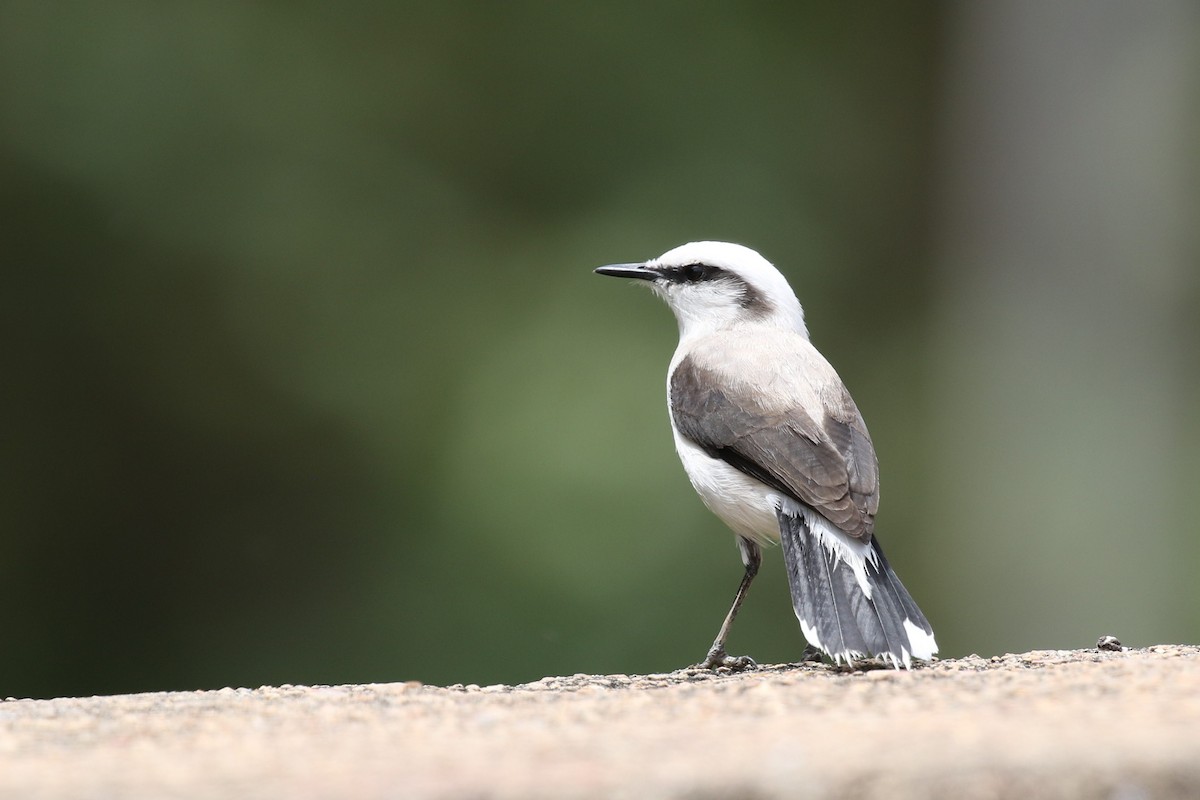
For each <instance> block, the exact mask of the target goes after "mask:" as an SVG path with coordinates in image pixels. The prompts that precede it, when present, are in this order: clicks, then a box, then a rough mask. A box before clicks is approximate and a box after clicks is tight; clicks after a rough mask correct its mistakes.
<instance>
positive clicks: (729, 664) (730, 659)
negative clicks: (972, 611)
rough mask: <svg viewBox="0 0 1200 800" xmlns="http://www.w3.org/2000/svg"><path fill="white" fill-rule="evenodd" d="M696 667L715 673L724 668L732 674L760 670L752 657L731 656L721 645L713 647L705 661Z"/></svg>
mask: <svg viewBox="0 0 1200 800" xmlns="http://www.w3.org/2000/svg"><path fill="white" fill-rule="evenodd" d="M696 666H698V667H700V668H701V669H711V670H714V671H715V670H719V669H721V668H724V669H727V670H729V671H730V672H746V671H748V670H752V669H757V668H758V664H757V663H755V661H754V659H753V658H751V657H750V656H731V655H729V654H728V653H726V652H725V648H724V647H721V646H719V645H713V647H712V649H711V650H709V651H708V655H706V656H705V657H704V660H703V661H701V662H700V663H699V664H697V665H696Z"/></svg>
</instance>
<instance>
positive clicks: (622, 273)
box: [596, 264, 662, 281]
mask: <svg viewBox="0 0 1200 800" xmlns="http://www.w3.org/2000/svg"><path fill="white" fill-rule="evenodd" d="M596 274H597V275H612V276H613V277H614V278H633V279H635V280H639V281H654V280H658V279H659V278H661V277H662V276H661V275H659V274H658V272H656V271H655V270H652V269H650V268H649V267H647V266H646V265H645V264H609V265H607V266H603V267H596Z"/></svg>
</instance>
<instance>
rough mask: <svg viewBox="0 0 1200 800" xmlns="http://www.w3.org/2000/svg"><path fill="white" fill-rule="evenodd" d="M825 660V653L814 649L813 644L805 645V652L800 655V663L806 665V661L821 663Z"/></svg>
mask: <svg viewBox="0 0 1200 800" xmlns="http://www.w3.org/2000/svg"><path fill="white" fill-rule="evenodd" d="M824 660H825V653H824V652H822V650H821V648H819V647H813V646H812V645H811V644H810V645H805V647H804V652H803V653H801V654H800V662H801V663H804V662H806V661H816V662H818V663H820V662H822V661H824Z"/></svg>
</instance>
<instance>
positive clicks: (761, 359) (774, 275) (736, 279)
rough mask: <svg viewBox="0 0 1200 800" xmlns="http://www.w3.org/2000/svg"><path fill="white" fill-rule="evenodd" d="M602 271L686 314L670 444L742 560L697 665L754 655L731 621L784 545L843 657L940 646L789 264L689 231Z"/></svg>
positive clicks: (826, 639) (819, 627)
mask: <svg viewBox="0 0 1200 800" xmlns="http://www.w3.org/2000/svg"><path fill="white" fill-rule="evenodd" d="M595 272H596V273H597V274H600V275H607V276H612V277H617V278H627V279H631V280H633V281H637V282H638V283H640V284H643V285H648V286H649V287H650V289H651V290H652V291H653V292H654V293H655V294H656V295H658V296H659V297H660V298H662V299H663V300H664V301H666V304H667V306H668V307H669V308H670V309H671V311H672V312H673V313H674V315H675V318H676V321H677V322H678V323H679V345H678V347H677V348H676V349H675V353H674V355H673V357H672V358H671V362H670V367H669V369H668V371H667V407H668V411H669V416H670V421H671V432H672V434H673V436H674V440H675V449H676V451H677V453H678V455H679V458H680V460H681V461H682V463H683V467H684V470H685V472H686V473H687V476H688V478H689V480H690V481H691V484H692V487H693V488H694V489H695V490H696V492H697V494H699V495H700V499H701V500H702V501H703V502H704V504H705V505H706V506H707V507H708V508H709V509H710V510H711V511H712V512H713V513H714V514H716V516H717V517H719V518H720V519H721V520H722V521H723V522H724V523H725V524H726V525H727V526H728V527H729V528H730V529H731V530H732V531H733V533H734V536H735V541H736V544H737V547H738V551H739V552H740V555H741V560H742V565H743V567H744V569H745V571H744V573H743V576H742V580H741V583H740V584H739V585H738V589H737V593H736V594H735V595H734V599H733V604H732V605H731V606H730V608H729V612H728V613H727V614H726V616H725V619H724V622H723V623H722V625H721V628H720V630H719V632H718V633H717V637H716V639H715V640H714V641H713V644H712V646H711V647H710V648H709V650H708V652H707V654H706V655H705V658H704V660H703V661H701V662H700V664H699V665H698V666H701V667H704V668H707V669H713V670H718V669H721V668H723V667H724V668H728V669H730V670H732V671H741V670H745V669H753V668H755V667H756V666H757V664H756V663H755V662H754V660H753V659H752V658H750V657H749V656H730V655H729V654H728V652H727V650H726V640H727V638H728V636H729V631H730V628H731V626H732V625H733V621H734V619H735V618H736V617H737V614H738V611H739V609H740V608H741V606H742V603H743V601H744V600H745V598H746V593H747V591H748V590H749V588H750V585H751V583H752V582H753V581H754V578H755V576H756V575H757V574H758V571H759V567H760V565H761V563H762V551H763V547H764V546H767V545H774V544H779V545H780V549H781V551H782V554H783V561H784V566H785V569H786V572H787V578H788V588H789V590H790V593H791V600H792V608H793V610H794V611H795V614H796V617H797V619H798V620H799V622H800V631H801V633H802V634H803V636H804V638H805V639H806V640H807V641H808V644H809V650H808V651H806V652H808V653H811V654H813V655H816V652H815V651H812V648H815V649H816V651H819V652H820V653H824V654H825V656H826V657H828V658H829V659H830V660H832V662H833V663H834V665H835V666H836V665H841V664H846V665H854V664H855V663H856V662H857V661H858V660H861V659H866V658H878V659H880V660H882V661H883V662H884V663H885V664H887V665H889V666H892V667H895V668H897V669H899V668H901V667H903V668H905V669H910V668H911V667H912V662H913V659H919V660H924V661H928V660H931V659H932V658H933V655H934V654H935V653H936V652H937V642H936V640H935V638H934V634H933V628H932V627H931V626H930V624H929V621H928V620H927V619H926V618H925V615H924V614H923V613H922V612H921V609H920V608H919V607H918V606H917V603H916V601H914V600H913V598H912V596H911V595H910V594H909V592H908V590H907V589H905V588H904V584H903V583H901V582H900V579H899V578H898V577H897V576H896V573H895V572H894V571H893V569H892V567H891V565H890V564H889V563H888V560H887V558H886V557H885V556H884V554H883V550H882V549H881V547H880V545H879V540H878V539H877V538H876V536H875V515H876V512H877V511H878V508H879V462H878V458H877V457H876V454H875V448H874V445H873V444H872V442H871V437H870V434H869V433H868V432H867V426H866V423H865V422H864V421H863V417H862V414H861V413H859V410H858V406H857V405H855V403H854V400H853V399H852V398H851V397H850V392H849V391H848V390H847V389H846V386H845V384H844V383H843V382H842V380H841V378H840V377H838V374H837V372H836V371H835V370H834V368H833V367H832V366H831V365H830V363H829V362H828V361H827V360H826V359H825V358H824V356H822V355H821V354H820V353H819V352H818V351H817V349H816V348H815V347H814V346H813V345H812V343H811V341H810V340H809V335H808V328H807V326H806V325H805V320H804V310H803V308H802V307H801V305H800V301H799V300H798V299H797V298H796V294H795V293H794V292H793V291H792V288H791V286H790V285H789V284H788V282H787V279H786V278H784V276H783V275H782V274H781V273H780V272H779V270H777V269H776V268H775V267H774V266H773V265H772V264H771V263H770V262H769V261H767V259H765V258H764V257H763V256H761V255H759V254H758V253H757V252H756V251H754V250H752V249H750V248H748V247H745V246H743V245H740V244H733V243H729V242H707V241H705V242H691V243H689V244H684V245H680V246H679V247H676V248H674V249H672V250H668V251H667V252H666V253H663V254H662V255H661V256H659V257H657V258H654V259H651V260H649V261H644V262H636V263H622V264H609V265H606V266H602V267H597V268H596V269H595Z"/></svg>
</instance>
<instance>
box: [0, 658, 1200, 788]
mask: <svg viewBox="0 0 1200 800" xmlns="http://www.w3.org/2000/svg"><path fill="white" fill-rule="evenodd" d="M0 797H3V798H8V797H13V798H28V799H29V800H42V799H44V798H45V799H48V798H109V797H114V798H155V799H156V800H157V799H158V798H233V797H237V798H251V799H253V798H281V797H286V798H297V799H299V800H303V799H304V798H345V797H353V798H408V797H414V798H592V797H629V798H642V797H652V798H654V797H663V798H688V799H689V800H705V799H707V798H714V799H715V798H755V800H759V799H765V798H777V797H778V798H783V797H788V798H793V797H799V798H826V797H829V798H834V797H836V798H888V799H889V800H904V799H905V798H967V799H968V800H970V799H971V798H1010V797H1011V798H1043V797H1103V798H1114V799H1115V800H1143V799H1149V798H1176V797H1178V798H1184V797H1200V647H1195V646H1178V645H1161V646H1157V647H1150V648H1145V649H1128V648H1126V649H1124V650H1118V651H1105V650H1081V651H1035V652H1030V653H1023V654H1020V655H1005V656H998V657H993V658H980V657H979V656H968V657H966V658H960V659H947V660H944V661H938V662H935V663H933V664H929V665H921V666H920V667H919V668H917V669H914V670H912V671H911V672H903V671H900V672H897V671H893V670H884V669H865V670H858V671H847V670H837V669H834V668H832V667H828V666H824V665H820V664H803V665H800V664H792V665H783V666H769V667H761V668H759V669H758V670H755V671H753V672H747V673H741V674H736V675H735V674H726V675H722V674H711V673H707V672H702V671H698V670H680V671H677V672H673V673H669V674H663V675H641V676H636V675H635V676H627V675H574V676H570V677H561V678H544V679H542V680H540V681H536V682H534V683H527V684H522V685H519V686H483V687H480V686H475V685H469V686H462V685H455V686H448V687H435V686H423V685H421V684H419V683H413V682H410V683H393V684H370V685H362V686H311V687H305V686H286V685H285V686H280V687H263V688H260V689H254V690H250V689H222V690H220V691H208V692H173V693H158V694H141V695H127V696H118V697H91V698H79V699H59V700H11V699H10V700H7V701H4V702H0Z"/></svg>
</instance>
